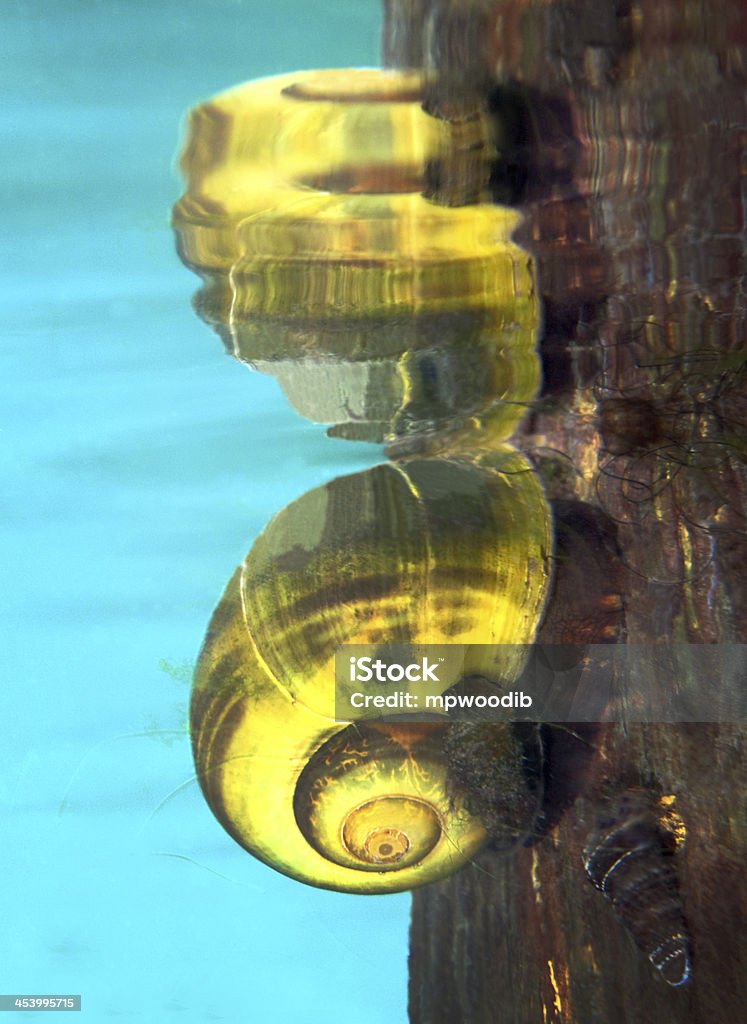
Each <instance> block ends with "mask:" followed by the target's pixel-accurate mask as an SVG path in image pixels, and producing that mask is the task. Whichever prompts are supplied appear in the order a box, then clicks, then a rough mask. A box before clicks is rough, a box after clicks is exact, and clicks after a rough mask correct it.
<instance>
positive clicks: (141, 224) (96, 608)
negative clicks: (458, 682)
mask: <svg viewBox="0 0 747 1024" xmlns="http://www.w3.org/2000/svg"><path fill="white" fill-rule="evenodd" d="M379 18H380V13H379V6H378V3H377V2H376V0H358V2H355V0H334V2H332V0H330V2H328V3H316V4H314V5H313V6H312V5H307V4H302V3H300V2H292V3H291V2H282V0H271V2H270V0H263V2H258V0H200V2H197V0H182V2H179V3H176V2H170V0H161V2H145V0H121V2H114V0H101V2H95V0H66V2H59V0H16V2H13V0H5V2H4V3H3V4H2V6H1V7H0V77H1V78H2V93H3V96H4V97H5V98H4V100H3V103H2V108H1V109H0V126H1V129H0V130H1V132H2V140H3V141H2V149H1V150H0V153H1V156H0V160H1V161H2V227H1V229H0V230H2V234H3V241H2V246H1V249H0V258H1V259H2V263H3V268H2V279H1V281H0V296H1V298H2V306H3V333H2V353H1V355H0V361H1V362H2V367H3V369H2V378H1V382H0V388H1V389H2V403H1V406H0V408H1V410H2V411H1V417H2V420H1V422H2V455H1V456H0V458H1V460H2V482H3V487H2V492H3V497H2V504H1V505H0V516H1V518H2V538H3V547H4V550H3V555H2V562H1V565H2V588H1V591H0V592H1V593H2V598H1V600H2V605H3V627H2V628H3V656H2V666H3V672H2V675H3V682H2V691H1V694H0V708H1V714H2V722H3V742H2V761H1V773H0V801H1V804H2V811H1V814H2V817H1V819H0V820H1V821H2V825H1V826H0V829H1V836H0V877H1V878H2V889H1V890H0V892H1V893H2V895H1V899H2V919H3V925H4V926H3V928H2V932H1V933H0V991H1V992H5V993H14V992H18V993H22V992H23V993H58V994H59V993H81V994H82V996H83V1013H84V1014H85V1015H86V1017H87V1018H88V1019H89V1020H92V1021H103V1020H108V1019H109V1018H110V1017H119V1018H120V1019H125V1020H128V1019H137V1020H143V1021H160V1020H171V1019H174V1020H181V1021H201V1020H229V1021H239V1020H241V1021H244V1020H246V1021H259V1020H274V1021H279V1022H285V1021H297V1020H300V1021H303V1022H305V1024H313V1022H315V1021H322V1020H324V1021H334V1020H343V1019H345V1020H347V1021H350V1022H353V1024H376V1022H380V1021H386V1022H387V1024H391V1022H393V1021H398V1020H402V1021H404V1020H405V1019H406V1010H405V1002H406V998H405V992H406V956H407V948H406V947H407V917H408V911H409V898H408V897H407V896H396V897H395V896H387V897H377V898H373V897H353V896H346V895H339V894H335V893H329V892H322V891H317V890H314V889H310V888H307V887H304V886H302V885H300V884H298V883H295V882H292V881H290V880H288V879H286V878H284V877H282V876H280V875H278V874H275V873H274V872H272V871H271V870H270V869H268V868H265V867H264V866H263V865H261V864H259V863H257V862H255V861H254V860H253V859H252V858H251V857H249V856H248V855H247V854H245V853H243V852H242V851H241V850H240V849H239V848H238V847H237V846H236V845H235V844H234V843H233V841H232V840H230V839H229V838H228V837H227V836H226V835H225V834H224V833H223V831H222V829H221V828H220V826H219V825H218V824H217V823H216V822H215V821H214V820H213V818H212V816H211V814H210V812H209V811H208V810H207V807H206V806H205V804H204V802H203V800H202V797H201V795H200V792H199V790H198V787H197V786H196V784H195V783H194V780H193V779H192V763H191V757H190V751H189V743H188V739H187V734H186V721H185V719H186V707H187V703H188V697H189V675H190V670H191V665H192V663H193V661H194V659H195V657H196V654H197V651H198V649H199V646H200V643H201V639H202V636H203V633H204V630H205V627H206V624H207V622H208V619H209V616H210V613H211V611H212V608H213V606H214V604H215V603H216V601H217V599H218V597H219V596H220V592H221V590H222V588H223V586H224V584H225V583H226V581H227V580H228V578H229V576H230V574H231V572H232V570H233V568H234V566H235V565H236V564H237V563H238V562H239V561H240V560H241V558H242V557H243V555H244V554H245V552H246V550H247V549H248V548H249V546H250V544H251V542H252V540H253V538H254V537H255V535H256V534H257V532H258V531H259V530H260V529H261V527H262V525H263V524H264V523H265V522H266V521H267V520H268V519H269V517H270V516H271V515H272V513H273V512H274V511H276V510H277V509H279V508H281V507H282V506H283V505H285V504H286V503H287V502H289V501H291V500H292V499H293V498H295V497H297V496H298V495H300V494H302V493H303V492H304V491H306V490H308V489H309V488H310V487H312V486H315V485H316V484H318V483H320V482H322V481H323V480H326V479H329V478H331V477H332V476H334V475H337V474H338V473H341V472H348V471H351V470H353V469H356V468H358V467H360V466H361V465H364V464H368V463H370V462H371V461H373V460H374V459H375V458H376V457H377V453H376V452H375V451H368V450H366V449H365V448H363V447H362V446H356V445H352V444H349V443H346V442H340V441H331V440H329V439H327V438H326V437H325V436H324V433H323V430H322V429H320V428H318V427H314V426H312V425H310V424H307V423H305V422H304V421H302V420H301V419H299V418H298V417H297V416H296V414H294V413H293V412H292V411H291V410H290V409H289V408H288V407H287V405H286V403H285V401H284V399H283V397H282V395H281V393H280V391H279V389H278V388H277V385H276V384H275V383H274V381H272V380H269V379H266V378H263V377H261V376H260V375H258V374H253V373H251V372H249V371H248V370H247V369H246V368H244V367H242V366H241V365H239V364H238V363H236V362H234V361H233V360H231V359H229V358H227V357H226V356H224V355H223V352H222V347H221V345H220V343H219V341H218V340H217V338H215V337H214V336H213V335H212V334H211V333H210V332H209V330H208V329H207V328H206V327H205V326H204V325H203V324H202V323H200V322H199V321H198V319H197V318H196V316H195V315H194V314H193V313H192V311H191V308H190V296H191V294H192V292H193V291H194V289H195V287H196V284H197V282H196V279H195V278H193V277H192V276H191V275H190V274H189V273H188V272H187V271H186V270H185V269H184V268H183V267H182V266H181V264H180V263H179V261H178V259H177V257H176V255H175V253H174V245H173V241H172V238H171V232H170V229H169V208H170V206H171V204H172V202H173V201H174V199H175V198H176V197H177V195H178V194H179V191H180V184H179V181H178V177H177V175H176V173H175V170H174V154H175V152H176V149H177V144H178V136H179V125H180V119H181V117H182V115H183V113H184V111H185V109H186V108H187V107H188V106H190V105H193V104H194V103H196V102H198V101H200V100H202V99H204V98H206V97H207V96H209V95H211V94H212V93H214V92H217V91H219V90H220V89H223V88H226V87H228V86H230V85H232V84H235V83H237V82H239V81H242V80H245V79H247V78H253V77H257V76H260V75H265V74H272V73H279V72H284V71H288V70H293V69H298V68H304V67H334V66H348V65H370V64H375V63H377V61H378V47H379ZM24 1019H26V1018H24Z"/></svg>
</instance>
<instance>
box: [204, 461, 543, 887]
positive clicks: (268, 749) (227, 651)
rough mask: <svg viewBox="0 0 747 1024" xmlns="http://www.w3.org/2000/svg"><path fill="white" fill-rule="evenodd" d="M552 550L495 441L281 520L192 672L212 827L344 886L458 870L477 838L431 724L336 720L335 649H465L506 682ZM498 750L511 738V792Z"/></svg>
mask: <svg viewBox="0 0 747 1024" xmlns="http://www.w3.org/2000/svg"><path fill="white" fill-rule="evenodd" d="M549 550H550V517H549V512H548V508H547V505H546V501H545V497H544V493H543V491H542V487H541V485H540V484H539V482H538V480H537V478H536V477H535V475H534V474H533V473H532V472H531V471H530V467H529V465H528V463H527V462H526V461H525V459H524V458H523V457H522V456H520V455H519V454H518V453H517V452H515V451H513V450H512V449H510V448H503V449H497V450H495V451H491V452H485V453H482V454H476V455H475V457H473V458H472V459H468V458H466V457H456V456H455V457H450V458H422V459H408V460H402V461H401V462H398V463H396V464H393V463H389V464H384V465H380V466H376V467H374V468H373V469H370V470H366V471H365V472H361V473H356V474H353V475H351V476H347V477H339V478H337V479H335V480H333V481H331V482H330V483H328V484H325V485H324V486H322V487H318V488H316V489H315V490H312V491H310V492H308V493H307V494H305V495H303V497H301V498H299V499H298V500H297V501H295V502H293V503H292V504H291V505H289V506H287V507H286V508H285V509H283V511H281V512H279V513H278V514H277V515H276V516H275V517H274V518H273V519H272V520H271V521H270V523H269V524H268V526H267V527H266V528H265V530H264V531H263V533H262V534H261V535H260V536H259V537H258V539H257V541H256V542H255V544H254V546H253V548H252V550H251V551H250V553H249V555H248V556H247V558H246V559H245V561H244V563H243V565H242V566H241V567H240V568H239V569H238V570H237V572H236V574H235V575H234V577H233V579H232V580H231V582H230V583H229V585H228V587H227V589H226V592H225V594H224V596H223V598H222V600H221V602H220V603H219V605H218V607H217V609H216V611H215V613H214V616H213V620H212V622H211V624H210V627H209V630H208V634H207V638H206V641H205V645H204V647H203V650H202V653H201V656H200V659H199V663H198V666H197V671H196V676H195V686H194V691H193V700H192V712H191V731H192V739H193V750H194V757H195V763H196V766H197V773H198V776H199V779H200V783H201V785H202V788H203V791H204V793H205V796H206V798H207V800H208V803H209V804H210V806H211V807H212V809H213V811H214V813H215V814H216V816H217V817H218V819H219V820H220V821H221V822H222V824H223V825H224V827H225V828H226V829H227V830H228V832H229V833H230V834H231V835H232V836H233V837H234V838H235V839H236V840H237V841H238V842H239V843H240V844H241V845H242V846H244V847H245V848H246V849H248V850H249V851H250V852H252V853H254V854H255V855H256V856H258V857H259V858H260V859H262V860H264V861H265V862H267V863H269V864H271V865H272V866H273V867H276V868H277V869H278V870H280V871H282V872H284V873H286V874H288V875H291V876H292V877H294V878H297V879H300V880H301V881H304V882H308V883H310V884H313V885H318V886H321V887H326V888H334V889H339V890H343V891H349V892H393V891H400V890H404V889H411V888H413V887H415V886H418V885H421V884H424V883H426V882H430V881H433V880H434V879H435V878H438V877H441V876H442V875H444V874H448V873H450V872H452V871H454V870H456V869H457V868H458V867H459V866H461V865H462V864H463V863H464V862H465V861H466V860H467V859H468V858H469V857H470V856H471V855H472V854H474V852H475V851H476V850H477V849H478V848H479V847H480V845H481V844H482V843H483V842H484V840H485V830H484V828H483V826H482V824H481V823H480V821H479V820H478V819H477V818H475V817H474V816H472V815H470V814H469V813H468V812H467V810H466V808H465V806H464V804H463V803H462V802H461V801H460V800H459V798H458V797H456V796H455V795H454V794H453V793H451V792H450V791H449V787H448V784H447V778H446V775H447V772H446V764H445V758H444V755H443V750H442V736H441V733H442V731H443V726H439V725H435V726H434V725H433V724H428V723H424V724H415V725H412V724H409V723H408V724H407V725H403V724H399V723H389V722H386V721H385V722H384V723H368V722H364V723H353V724H346V723H345V722H338V721H335V686H334V656H335V650H336V648H337V647H338V646H339V645H341V644H346V643H347V644H380V643H413V644H468V645H470V647H469V648H467V650H468V651H469V652H471V653H470V654H469V655H468V660H467V663H465V666H464V670H465V672H467V673H470V674H480V675H483V676H487V677H488V678H491V677H492V678H497V679H500V678H509V679H511V678H514V677H515V675H516V673H517V672H518V671H519V669H520V668H521V649H520V648H518V647H517V646H515V645H517V644H530V643H531V642H532V640H533V638H534V634H535V630H536V627H537V623H538V620H539V618H540V616H541V614H542V609H543V606H544V602H545V597H546V593H547V589H548V585H549V569H548V556H549ZM502 645H508V646H502ZM452 681H453V680H448V679H447V680H445V681H444V685H445V686H447V685H449V683H450V682H452ZM514 742H515V741H514V740H513V739H512V738H511V735H510V732H507V733H506V738H505V743H506V745H507V746H506V753H507V756H508V760H509V761H511V759H513V763H515V764H516V765H517V770H516V772H515V773H514V778H513V784H514V785H516V786H517V787H523V786H525V780H524V779H523V777H522V776H521V771H520V767H518V766H519V765H520V758H519V757H517V756H516V753H515V751H514V752H513V753H512V752H511V744H512V743H514Z"/></svg>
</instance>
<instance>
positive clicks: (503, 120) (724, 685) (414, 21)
mask: <svg viewBox="0 0 747 1024" xmlns="http://www.w3.org/2000/svg"><path fill="white" fill-rule="evenodd" d="M384 58H385V62H387V63H389V64H391V65H420V66H423V67H426V68H428V69H429V70H430V71H432V72H433V75H434V77H433V79H432V81H431V82H430V84H429V86H428V99H427V102H428V104H429V105H430V106H431V108H432V109H433V110H434V112H437V113H438V114H439V116H441V117H443V118H444V119H445V120H447V121H448V122H449V123H451V124H452V125H453V126H454V132H455V138H457V139H464V138H467V137H468V136H469V131H470V130H472V131H473V138H472V141H471V142H469V141H468V142H467V143H466V144H464V145H462V146H461V148H460V146H458V145H457V146H455V148H454V153H453V154H452V155H446V156H445V158H444V163H443V166H441V167H439V168H436V169H435V170H434V174H433V194H434V197H435V198H436V199H440V201H443V202H448V203H460V202H471V201H474V200H475V197H476V196H478V195H479V196H482V197H483V198H484V197H485V195H486V194H488V193H490V194H492V195H493V197H494V198H497V199H500V200H501V201H510V202H515V203H517V204H519V205H521V206H522V207H523V209H524V210H525V213H526V221H525V224H524V227H523V228H522V234H521V238H520V241H522V242H523V244H525V245H526V246H527V247H528V248H530V249H531V250H532V251H533V252H534V253H535V254H536V256H537V259H538V264H539V287H540V291H541V293H542V297H543V301H544V308H545V322H544V329H543V332H542V338H541V351H542V357H543V365H544V374H545V382H544V390H543V394H542V396H541V398H540V400H539V401H538V402H537V403H536V406H535V407H534V408H533V410H532V412H531V413H530V414H529V415H528V416H527V418H526V420H525V421H524V423H523V426H522V429H521V431H520V434H519V436H518V437H517V438H515V442H516V443H517V444H519V445H520V446H521V447H523V448H524V449H525V450H526V451H528V452H529V453H531V455H532V457H533V458H534V460H535V463H536V465H537V467H538V469H539V471H540V472H541V473H542V475H543V478H544V480H545V481H546V486H547V488H548V491H549V492H550V495H551V497H552V498H553V499H554V500H555V501H556V503H562V502H565V503H574V502H576V503H577V502H581V503H583V504H584V505H585V506H586V507H590V508H591V509H593V510H595V511H596V512H598V513H599V514H600V515H602V514H603V515H604V516H605V517H608V519H607V521H608V522H610V523H612V524H613V530H614V533H615V539H614V545H615V546H616V549H617V550H616V556H615V559H613V561H614V568H613V569H612V568H611V569H610V570H609V572H610V573H611V574H612V576H613V577H614V587H613V588H612V589H613V590H615V591H619V593H620V596H621V599H622V603H623V606H624V630H625V637H626V639H627V642H628V643H630V644H653V645H665V644H669V643H672V642H674V641H681V642H685V643H707V644H714V643H728V642H732V643H734V642H737V643H739V642H741V643H744V642H747V587H746V585H745V580H746V572H745V568H744V567H745V564H747V531H746V529H745V522H746V513H747V501H746V497H745V454H746V453H747V432H746V430H745V424H747V402H746V401H745V399H746V394H745V381H746V376H747V375H746V371H745V366H746V358H747V357H746V352H747V312H746V309H747V300H746V292H747V287H746V281H747V278H746V276H745V272H746V267H745V199H746V196H747V186H746V184H745V183H746V181H747V179H746V178H745V173H746V171H747V104H746V102H745V95H746V87H747V10H746V9H745V7H744V5H743V3H741V2H740V0H723V2H716V0H681V2H674V0H671V2H665V3H662V2H661V0H642V2H639V3H629V2H623V0H618V2H613V0H557V2H546V0H545V2H540V0H506V2H503V3H497V2H488V0H484V2H475V3H467V2H458V0H452V2H447V0H414V2H413V0H386V3H385V30H384ZM478 123H481V124H483V126H484V124H485V123H489V124H492V125H493V129H492V135H491V134H490V132H488V133H487V134H488V136H489V138H490V139H493V140H494V143H495V150H494V152H489V150H490V146H491V144H490V143H487V144H486V143H484V139H485V137H486V133H485V131H484V130H482V129H480V130H477V129H476V128H474V125H476V124H478ZM496 123H497V125H498V127H495V126H496ZM470 125H472V126H473V129H469V126H470ZM477 136H479V137H480V139H482V140H483V143H481V144H479V145H478V144H475V138H477ZM481 146H482V148H481ZM564 507H568V506H567V505H566V506H564ZM561 519H562V517H561ZM582 532H583V530H582ZM600 557H601V556H600ZM604 557H605V558H609V552H608V553H607V555H605V556H604ZM600 565H602V563H598V565H597V569H596V570H591V572H590V573H589V572H587V571H586V570H584V572H583V573H580V574H579V575H578V579H577V580H576V582H575V583H574V584H566V585H565V589H562V588H561V589H559V591H558V593H556V596H555V611H554V614H555V616H556V622H557V621H558V619H557V617H558V616H560V618H563V614H562V613H563V612H564V613H565V617H564V625H563V626H562V628H560V627H558V628H560V633H559V634H558V635H559V636H560V637H561V638H562V639H563V640H565V641H566V642H567V641H570V640H573V639H574V632H573V631H574V629H578V631H579V636H580V638H581V639H584V638H586V639H588V636H586V635H585V632H584V630H585V627H584V622H585V621H587V620H588V616H589V614H591V613H590V612H589V611H588V605H589V602H591V603H592V604H593V598H592V597H590V596H589V595H590V594H592V593H593V590H594V588H593V586H591V585H589V580H590V579H591V578H593V576H594V573H595V572H597V574H598V575H601V576H604V575H605V570H604V567H603V566H602V567H601V568H600V567H599V566H600ZM609 565H612V562H609ZM592 582H593V580H592ZM574 587H575V591H576V592H577V595H584V600H580V599H579V597H578V596H575V597H574V593H573V589H574ZM584 601H585V602H586V604H585V603H584ZM579 609H580V611H579ZM548 628H555V627H548ZM587 632H588V630H587ZM699 684H700V685H702V686H707V687H710V688H712V690H713V694H714V700H718V699H719V695H720V694H722V693H723V692H724V690H725V689H728V686H729V685H736V686H739V685H741V684H742V681H741V680H736V681H734V680H732V681H731V682H729V681H725V680H722V679H719V678H710V679H703V680H699ZM567 735H568V734H567V733H566V736H567ZM548 736H549V737H550V738H549V739H547V740H546V742H547V744H548V746H547V748H546V751H547V758H548V779H547V785H548V787H549V792H551V793H554V794H556V796H557V805H558V806H557V808H556V810H557V813H556V814H555V818H556V820H552V819H553V813H552V808H551V807H550V808H548V820H547V823H546V825H545V827H543V828H542V829H541V830H540V831H541V832H543V833H544V834H543V835H538V836H537V837H536V841H535V842H533V843H531V844H530V845H527V846H523V847H522V848H520V849H519V850H517V851H516V852H514V853H513V854H511V855H506V854H505V853H501V854H499V853H497V852H490V851H488V852H486V853H485V854H484V855H483V856H482V857H481V859H480V860H479V862H478V863H476V864H475V865H473V866H472V867H471V868H469V869H467V870H465V871H463V872H462V873H460V874H459V875H458V876H456V877H454V878H452V879H450V880H447V881H445V882H443V883H440V884H438V885H434V886H431V887H428V888H426V889H425V890H422V891H420V892H417V893H416V894H415V896H414V901H413V918H412V930H411V952H410V1016H411V1019H412V1021H413V1022H416V1024H438V1022H441V1021H444V1022H445V1021H456V1020H458V1021H463V1022H465V1024H482V1022H487V1021H491V1022H501V1024H534V1022H540V1021H542V1022H555V1024H560V1022H563V1024H570V1022H574V1024H618V1022H619V1024H622V1022H633V1021H634V1022H636V1024H644V1022H648V1021H651V1022H656V1024H668V1022H679V1021H682V1022H685V1021H687V1022H688V1024H722V1022H723V1024H726V1022H732V1021H735V1020H739V1019H741V1018H742V1017H743V1015H744V1007H745V1005H747V972H746V971H745V963H746V962H747V928H746V927H745V921H746V920H747V874H746V873H745V863H746V860H747V858H746V857H745V852H746V850H747V809H746V804H747V801H745V782H746V781H747V745H746V744H745V733H744V731H743V729H742V727H741V726H740V725H739V724H738V723H734V724H729V723H723V722H722V723H713V724H697V723H695V724H680V725H662V724H659V725H656V724H654V725H635V724H629V725H627V726H626V725H625V724H617V725H613V726H608V727H605V728H604V729H599V731H598V732H597V733H596V734H595V735H593V737H588V736H587V737H586V740H585V741H584V742H585V743H586V746H585V747H584V746H583V744H581V745H580V743H579V741H577V740H575V738H573V737H571V742H569V743H566V741H565V740H564V738H563V733H562V731H561V732H558V734H557V735H556V736H555V737H554V738H553V737H552V733H551V732H549V733H548ZM564 743H566V746H565V747H564ZM550 748H553V749H550ZM588 751H591V753H592V755H593V756H587V753H588ZM624 793H634V794H639V795H640V794H641V793H646V794H648V796H647V799H648V800H649V801H650V807H651V808H652V811H651V813H652V814H660V815H661V821H662V822H663V823H664V824H666V822H665V819H667V816H668V817H669V827H670V829H671V833H670V834H671V835H672V837H673V839H672V845H671V848H670V849H668V850H666V851H663V852H662V856H663V857H666V858H667V860H666V864H667V865H668V866H673V870H674V871H675V873H676V877H677V880H678V892H679V894H680V895H679V898H680V900H681V911H682V914H683V915H684V920H685V921H686V927H687V932H688V936H689V939H688V941H689V943H690V944H691V948H692V977H691V979H690V981H689V982H688V983H687V984H684V985H682V986H680V987H672V986H671V985H668V984H666V983H665V982H664V981H663V980H662V979H661V978H660V977H658V976H657V972H656V971H655V970H654V968H653V967H652V965H651V963H649V961H648V959H647V956H646V955H645V953H644V952H642V949H641V948H639V945H640V943H639V945H637V944H636V934H635V931H636V927H638V930H639V932H641V933H647V931H651V929H652V928H653V930H654V931H655V930H656V929H655V927H654V925H655V922H653V923H652V921H649V920H645V919H644V918H645V915H646V913H649V912H648V911H646V910H645V908H644V909H643V910H641V911H640V913H641V914H642V915H643V918H642V919H641V921H640V922H639V924H638V925H636V922H635V920H634V921H633V925H632V926H631V925H630V922H628V924H625V923H623V920H622V918H621V915H620V914H618V913H616V912H615V909H614V908H613V906H612V903H611V901H610V900H609V899H605V897H604V896H603V895H602V894H601V893H600V892H599V891H598V890H597V889H595V888H594V887H593V886H592V885H591V884H590V883H589V881H588V879H587V878H586V877H585V873H584V867H583V862H584V859H585V853H584V851H585V848H586V847H587V844H588V841H589V836H590V835H593V834H594V833H595V830H597V832H598V830H599V829H600V827H606V826H604V825H603V824H602V825H601V826H600V821H601V822H602V823H604V821H605V819H609V820H611V818H614V814H612V815H610V812H609V808H610V807H611V806H614V805H615V801H617V800H619V798H620V794H624ZM635 799H638V796H636V797H635ZM641 799H643V797H641ZM609 820H608V821H607V824H608V825H609ZM610 827H612V826H610ZM662 827H664V825H663V826H662ZM628 831H629V834H630V830H628ZM654 847H655V843H653V844H650V846H649V847H647V849H649V848H650V849H654ZM586 855H587V856H588V851H587V854H586ZM641 863H643V862H641ZM656 863H658V862H657V861H656V858H655V857H654V858H653V864H654V866H653V867H652V871H653V875H652V878H653V877H654V876H655V874H656ZM657 884H658V883H656V882H652V886H651V893H652V895H651V900H650V901H649V905H650V906H655V905H658V904H656V898H657ZM661 884H662V885H663V884H664V883H661ZM660 902H661V901H660ZM670 902H671V901H670ZM665 904H666V900H664V901H663V902H661V905H662V906H663V905H665ZM664 912H665V911H663V910H662V911H661V913H662V914H663V913H664ZM631 913H632V914H633V917H635V913H636V911H635V909H634V910H633V911H631ZM650 913H653V911H651V912H650ZM639 938H640V936H639ZM641 941H644V940H641Z"/></svg>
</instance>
